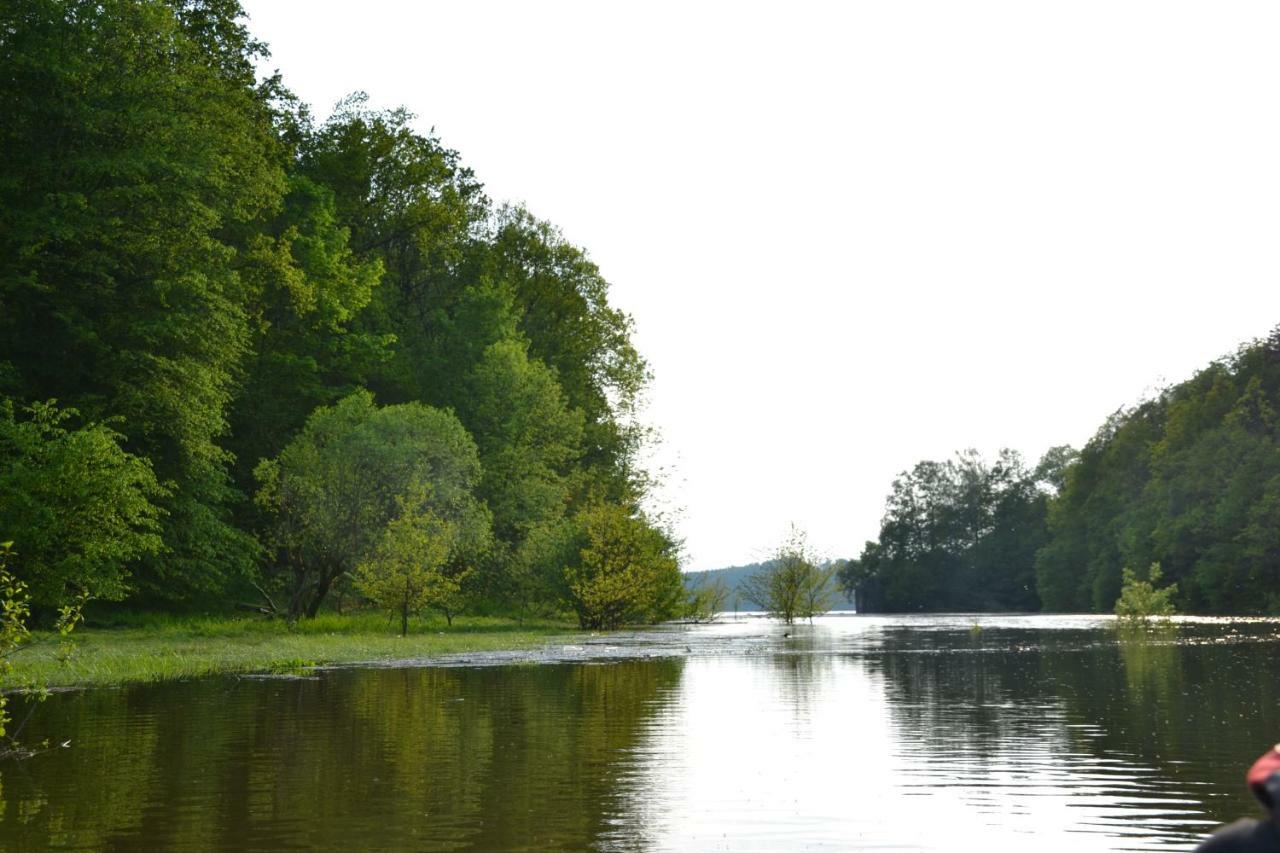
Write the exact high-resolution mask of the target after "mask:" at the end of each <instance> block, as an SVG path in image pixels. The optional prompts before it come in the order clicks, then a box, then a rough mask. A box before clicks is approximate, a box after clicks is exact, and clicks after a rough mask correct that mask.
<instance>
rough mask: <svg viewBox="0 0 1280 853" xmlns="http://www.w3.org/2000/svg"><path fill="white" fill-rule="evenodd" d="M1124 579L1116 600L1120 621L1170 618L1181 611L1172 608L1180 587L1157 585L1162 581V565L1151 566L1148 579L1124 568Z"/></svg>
mask: <svg viewBox="0 0 1280 853" xmlns="http://www.w3.org/2000/svg"><path fill="white" fill-rule="evenodd" d="M1123 578H1124V582H1123V585H1122V586H1121V587H1120V597H1119V598H1117V599H1116V615H1117V616H1119V617H1120V618H1121V619H1125V620H1130V621H1139V622H1140V621H1145V620H1147V619H1150V618H1153V617H1154V618H1157V619H1167V618H1168V617H1170V616H1173V615H1174V614H1176V613H1177V612H1178V611H1177V609H1176V608H1175V607H1174V606H1173V597H1174V596H1175V595H1177V593H1178V585H1177V584H1176V583H1173V584H1169V585H1168V586H1166V587H1160V586H1158V584H1159V583H1160V578H1161V572H1160V564H1159V563H1152V564H1151V567H1150V568H1149V569H1147V577H1146V578H1145V579H1143V578H1139V577H1138V575H1137V574H1136V573H1135V572H1134V571H1133V569H1130V568H1128V567H1125V569H1124V572H1123Z"/></svg>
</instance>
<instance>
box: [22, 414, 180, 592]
mask: <svg viewBox="0 0 1280 853" xmlns="http://www.w3.org/2000/svg"><path fill="white" fill-rule="evenodd" d="M76 415H77V413H76V411H75V410H74V409H59V408H58V407H57V406H55V405H54V404H53V403H52V402H47V403H37V404H35V405H32V406H29V407H26V408H25V409H23V410H22V412H21V416H20V414H19V413H18V412H16V411H15V410H14V406H13V403H12V401H10V400H5V399H0V529H3V530H12V531H14V534H15V536H16V539H15V542H16V548H15V553H14V554H13V556H12V571H14V573H15V574H16V576H17V577H18V578H21V579H22V580H23V581H24V583H25V587H26V589H28V590H29V594H30V598H31V600H32V601H33V602H34V603H35V604H37V605H39V606H42V607H46V608H57V607H60V606H62V605H64V604H66V603H67V602H68V601H70V600H71V599H73V598H74V597H75V596H77V595H78V594H81V593H85V594H89V595H92V596H93V597H95V598H103V599H110V600H116V599H120V598H123V597H124V594H125V592H126V589H127V583H126V582H127V579H128V576H129V572H128V569H129V566H130V565H131V564H133V563H135V561H136V560H138V559H139V558H140V557H143V556H147V555H154V554H158V553H160V551H161V549H162V543H161V540H160V536H159V533H158V532H159V529H160V518H161V510H160V508H159V507H158V506H157V505H156V502H157V501H159V500H160V499H161V498H163V497H164V495H165V490H164V489H163V488H162V487H161V486H160V485H159V484H158V483H157V482H156V478H155V475H154V474H153V473H152V471H151V465H150V464H149V463H148V462H147V460H145V459H140V458H138V457H137V456H134V455H133V454H130V453H127V452H125V451H124V450H123V449H122V447H121V443H122V442H123V436H121V435H120V434H119V433H117V432H115V431H114V430H112V429H111V428H110V427H108V426H106V425H104V424H100V423H98V424H95V423H90V424H85V425H82V426H80V427H79V428H74V429H73V428H69V422H70V421H72V420H73V419H75V417H76Z"/></svg>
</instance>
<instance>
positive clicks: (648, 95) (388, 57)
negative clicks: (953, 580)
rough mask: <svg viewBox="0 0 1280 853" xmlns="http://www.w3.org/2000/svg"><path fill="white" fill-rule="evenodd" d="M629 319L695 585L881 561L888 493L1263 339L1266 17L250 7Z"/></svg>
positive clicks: (1277, 313) (1268, 94) (327, 99)
mask: <svg viewBox="0 0 1280 853" xmlns="http://www.w3.org/2000/svg"><path fill="white" fill-rule="evenodd" d="M245 7H246V9H247V11H248V13H249V16H250V21H249V25H250V29H251V30H252V31H253V33H254V34H255V35H256V36H257V37H259V38H260V39H263V40H264V41H266V42H267V43H268V45H269V46H270V48H271V51H272V56H271V58H270V59H269V60H268V61H267V63H266V68H267V69H276V68H278V69H279V70H280V71H281V72H282V73H283V75H284V78H285V81H286V83H287V85H289V86H290V87H291V88H292V89H293V91H295V92H296V93H297V94H298V95H300V96H301V97H302V98H303V99H304V100H306V101H307V102H309V103H310V104H312V106H313V107H314V109H315V111H316V113H317V114H318V115H319V116H321V117H323V116H325V115H327V114H328V112H329V111H330V109H331V107H332V105H333V104H334V103H335V102H336V101H337V100H338V99H339V98H341V97H343V96H344V95H346V94H347V93H350V92H352V91H356V90H363V91H366V92H368V93H369V94H370V96H371V99H372V103H373V104H374V105H375V106H384V107H395V106H400V105H403V106H406V107H408V108H409V109H410V110H411V111H413V112H414V113H415V114H416V115H417V116H418V122H417V126H418V127H419V129H420V130H422V131H424V132H425V131H430V130H431V129H433V128H434V131H435V132H436V133H437V134H438V135H439V136H440V138H441V139H442V141H443V142H444V144H445V145H447V146H448V147H450V148H454V149H456V150H457V151H459V152H460V154H461V156H462V159H463V161H464V163H465V164H466V165H468V166H470V167H471V168H472V169H474V171H475V173H476V175H477V177H478V178H479V179H480V180H481V181H482V182H483V183H484V184H485V186H486V191H487V193H488V195H489V196H490V197H491V198H493V199H494V200H496V201H499V202H502V201H511V202H519V203H524V204H525V205H526V206H527V207H528V208H529V209H530V210H531V211H532V212H533V213H534V214H535V215H537V216H539V217H540V218H543V219H546V220H549V221H551V222H553V223H555V224H556V225H558V226H559V227H560V228H561V229H562V230H563V232H564V235H565V237H566V238H567V239H568V240H569V241H570V242H572V243H574V244H575V245H578V246H581V247H584V248H585V249H586V250H587V251H588V253H589V255H590V257H591V258H592V259H593V260H594V261H595V262H596V263H597V264H598V265H599V266H600V269H601V271H602V272H603V274H604V275H605V277H606V278H607V279H608V280H609V281H610V282H611V285H612V290H611V301H612V302H613V304H615V305H616V306H618V307H619V308H621V309H622V310H624V311H626V312H628V313H629V314H630V315H631V316H632V317H633V318H634V321H635V335H634V340H635V342H636V344H637V346H638V348H639V349H640V351H641V353H642V354H643V355H644V356H645V357H646V358H647V359H648V361H649V363H650V365H651V367H652V370H653V374H654V379H653V382H652V384H651V386H650V388H649V391H648V405H647V408H646V410H645V416H644V417H645V420H646V421H647V422H648V423H650V424H651V425H652V426H654V427H656V428H657V430H658V431H659V433H660V434H661V445H660V446H659V447H658V448H657V449H656V450H655V451H654V452H653V454H652V458H651V465H652V466H653V467H654V469H655V470H659V471H660V473H661V476H662V478H663V485H662V487H661V488H660V489H659V490H658V491H657V493H656V494H655V496H654V500H653V506H654V509H655V511H661V512H663V513H665V514H666V515H667V516H668V517H669V518H671V519H673V522H674V524H675V527H676V531H677V533H678V534H679V535H680V536H681V537H682V538H683V540H684V548H685V561H684V562H685V568H686V569H691V570H702V569H710V568H718V567H720V566H726V565H733V564H742V563H747V562H754V561H756V560H759V559H763V558H766V557H767V556H768V555H769V553H770V552H771V550H772V549H773V548H774V547H776V545H777V544H778V543H779V542H780V541H781V540H782V538H783V537H784V536H785V534H786V532H787V530H788V527H789V525H790V524H793V523H794V524H796V525H798V526H800V527H802V528H803V529H805V530H806V531H807V532H808V534H809V538H810V541H811V542H812V543H813V544H814V545H815V546H816V547H817V548H818V549H819V550H820V551H821V552H823V553H825V554H826V555H828V556H830V557H853V556H856V555H857V554H858V552H860V550H861V548H862V545H863V543H864V542H865V541H866V540H867V539H872V538H875V537H876V535H877V533H878V529H879V523H880V518H881V515H882V514H883V509H884V499H885V496H886V495H887V494H888V491H889V489H890V486H891V484H892V481H893V478H894V476H895V475H896V474H897V473H898V472H900V471H903V470H905V469H907V468H909V467H911V466H912V465H914V464H915V463H916V462H918V461H920V460H922V459H943V458H946V457H948V456H950V455H951V454H952V453H954V452H955V451H957V450H960V449H963V448H969V447H973V448H977V449H978V450H980V451H983V452H984V453H987V454H989V455H994V453H995V452H996V451H997V450H998V449H999V448H1001V447H1011V448H1014V449H1016V450H1019V451H1021V452H1022V453H1023V454H1024V455H1025V456H1026V457H1027V459H1028V460H1029V461H1030V462H1031V463H1033V464H1034V462H1035V460H1037V459H1038V458H1039V456H1040V455H1041V454H1042V453H1043V452H1044V451H1045V450H1047V449H1048V448H1049V447H1052V446H1054V445H1059V444H1071V445H1074V446H1077V447H1079V446H1081V445H1082V444H1084V442H1086V441H1087V440H1088V439H1089V437H1090V436H1091V435H1092V434H1093V433H1094V431H1095V430H1096V429H1097V428H1098V427H1099V426H1100V425H1101V423H1102V421H1103V420H1104V419H1105V418H1106V417H1107V416H1108V415H1109V414H1111V413H1112V412H1114V411H1115V410H1116V409H1118V408H1120V407H1121V406H1125V405H1128V404H1132V403H1134V402H1136V401H1137V400H1139V399H1140V398H1141V397H1142V396H1143V395H1149V394H1151V393H1153V392H1155V391H1157V390H1158V389H1159V388H1161V387H1162V386H1164V385H1166V384H1168V383H1171V382H1177V381H1180V380H1182V379H1185V378H1187V377H1189V376H1190V375H1191V374H1192V373H1193V372H1194V371H1196V370H1197V369H1199V368H1201V367H1203V366H1205V365H1206V364H1207V363H1208V362H1210V361H1211V360H1213V359H1215V358H1218V357H1221V356H1223V355H1226V354H1228V353H1230V352H1232V351H1233V350H1234V349H1235V348H1236V347H1237V346H1238V345H1239V344H1240V343H1241V342H1243V341H1246V340H1249V339H1252V338H1256V337H1259V336H1263V335H1266V334H1267V333H1268V332H1269V331H1270V330H1271V329H1272V328H1273V327H1274V326H1275V325H1277V324H1280V288H1278V287H1277V282H1278V281H1280V242H1278V239H1280V110H1277V109H1276V108H1275V98H1276V86H1277V81H1280V51H1277V50H1276V49H1275V44H1276V39H1277V37H1278V36H1280V5H1277V4H1274V3H1247V2H1223V3H1185V2H1177V0H1162V2H1154V3H1143V2H1120V0H1106V2H1091V0H1071V2H1027V0H1016V2H981V1H980V0H974V2H968V0H966V2H956V0H945V2H936V3H934V2H917V0H894V1H893V2H853V0H849V2H840V3H813V2H796V0H790V1H789V2H785V3H783V2H778V3H771V4H761V3H749V2H731V3H711V2H694V0H684V2H677V3H667V2H655V0H647V2H644V3H630V4H623V3H600V2H583V3H568V2H530V1H529V0H525V1H524V2H488V0H467V2H453V3H429V2H389V0H381V2H380V1H379V0H364V2H362V3H359V4H354V3H350V2H337V0H245Z"/></svg>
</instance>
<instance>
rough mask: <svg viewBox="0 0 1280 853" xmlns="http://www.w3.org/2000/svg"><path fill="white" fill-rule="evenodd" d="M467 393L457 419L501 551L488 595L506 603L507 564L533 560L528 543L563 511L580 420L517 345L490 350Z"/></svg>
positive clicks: (549, 376)
mask: <svg viewBox="0 0 1280 853" xmlns="http://www.w3.org/2000/svg"><path fill="white" fill-rule="evenodd" d="M465 388H466V391H467V393H466V400H465V402H464V403H463V404H462V406H461V407H460V409H459V412H458V414H459V416H460V417H461V418H462V420H463V423H465V424H466V425H467V426H468V427H469V428H470V430H471V432H472V434H473V435H474V436H475V437H476V443H477V445H478V447H479V451H480V461H481V465H482V467H483V470H484V474H483V476H482V477H481V482H480V489H479V493H480V496H481V497H482V498H483V499H484V500H485V501H486V502H487V503H488V506H489V509H490V510H491V511H492V512H493V525H494V534H495V537H496V540H497V542H498V544H499V545H500V546H501V547H500V549H499V550H498V551H497V552H495V555H494V556H495V558H496V559H497V560H499V561H500V566H499V568H501V569H502V572H501V577H498V578H491V584H490V586H491V587H495V586H496V588H492V589H491V590H490V591H491V592H493V593H498V594H504V595H510V594H512V593H514V592H515V590H513V589H511V586H512V584H515V583H517V582H518V581H519V577H518V576H517V575H516V574H515V573H513V572H510V571H507V569H509V568H511V563H512V561H513V560H527V559H532V556H531V555H530V553H529V548H526V545H525V543H526V540H527V539H528V538H529V536H530V535H531V533H532V532H533V531H534V530H535V529H536V528H545V527H547V526H548V525H554V524H555V523H556V522H558V521H559V520H560V519H561V518H563V517H564V515H565V513H566V511H567V510H568V508H569V505H570V502H571V500H572V498H573V494H574V478H575V473H576V468H575V465H576V463H577V461H578V458H579V456H580V454H581V440H582V415H581V413H580V412H578V411H575V410H570V409H569V408H567V407H566V406H565V404H564V401H563V399H562V397H561V393H560V386H559V385H558V384H557V382H556V378H555V374H554V373H552V371H551V370H550V369H548V368H547V367H546V366H545V365H543V364H541V363H539V362H538V361H536V360H533V359H530V358H529V357H528V355H527V354H526V352H525V346H524V344H523V343H522V342H520V341H518V340H506V341H500V342H498V343H495V344H493V345H491V346H490V347H489V348H488V349H487V350H486V351H485V353H484V355H483V356H482V357H481V359H480V361H479V363H478V364H477V365H476V366H475V369H474V370H473V371H472V373H471V375H470V376H469V377H468V381H467V383H466V386H465ZM530 547H536V546H530ZM490 574H491V575H492V574H493V573H492V572H491V573H490Z"/></svg>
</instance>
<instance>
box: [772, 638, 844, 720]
mask: <svg viewBox="0 0 1280 853" xmlns="http://www.w3.org/2000/svg"><path fill="white" fill-rule="evenodd" d="M787 633H788V634H789V635H790V636H788V637H787V638H785V639H784V640H783V642H782V644H781V645H780V646H779V647H778V648H777V649H776V650H775V651H774V652H773V653H772V654H770V655H768V657H766V658H765V660H766V661H767V663H768V668H769V673H770V677H771V678H772V680H773V681H774V683H775V684H776V685H777V688H778V692H779V694H780V699H781V703H782V704H783V705H785V706H787V707H789V708H790V709H791V713H792V720H793V722H794V723H795V725H796V726H797V727H798V728H799V727H803V726H805V725H806V724H807V723H808V722H809V720H810V718H811V714H812V711H813V707H814V705H815V703H816V701H817V700H818V699H819V698H820V695H821V691H822V688H823V686H824V685H825V684H826V683H827V681H828V680H829V679H830V678H831V674H832V657H831V655H830V654H828V653H827V652H828V651H829V646H830V642H829V640H828V639H827V637H826V635H825V634H824V633H823V632H822V630H821V629H820V628H815V627H813V626H812V625H803V624H795V625H792V626H789V627H788V628H787Z"/></svg>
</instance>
